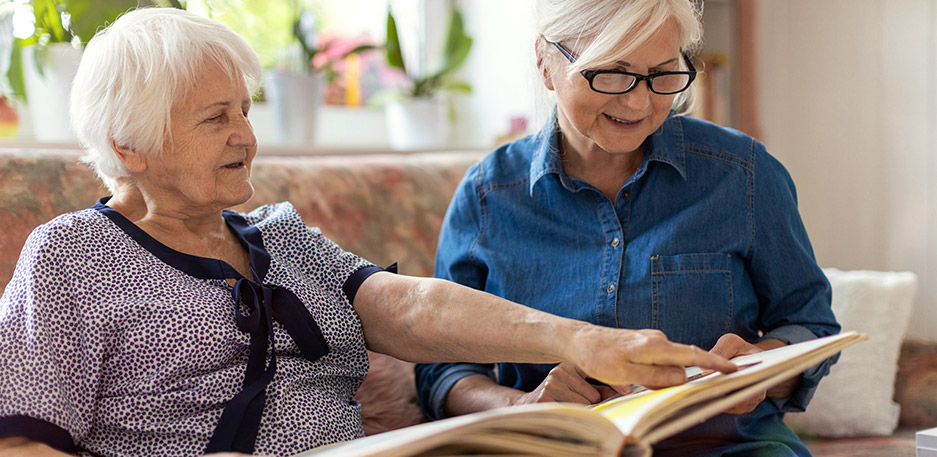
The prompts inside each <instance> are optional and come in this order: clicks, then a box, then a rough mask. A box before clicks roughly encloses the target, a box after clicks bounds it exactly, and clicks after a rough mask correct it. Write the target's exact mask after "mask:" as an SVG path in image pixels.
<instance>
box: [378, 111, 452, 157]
mask: <svg viewBox="0 0 937 457" xmlns="http://www.w3.org/2000/svg"><path fill="white" fill-rule="evenodd" d="M446 108H447V106H446V103H444V101H443V100H440V99H436V98H408V99H404V100H400V101H393V102H390V103H388V104H387V106H386V108H385V109H386V111H387V113H386V114H387V140H388V142H389V143H390V147H391V148H392V149H394V150H398V151H411V150H430V149H437V150H438V149H444V148H446V147H447V146H448V145H449V130H450V123H449V116H448V113H447V112H446Z"/></svg>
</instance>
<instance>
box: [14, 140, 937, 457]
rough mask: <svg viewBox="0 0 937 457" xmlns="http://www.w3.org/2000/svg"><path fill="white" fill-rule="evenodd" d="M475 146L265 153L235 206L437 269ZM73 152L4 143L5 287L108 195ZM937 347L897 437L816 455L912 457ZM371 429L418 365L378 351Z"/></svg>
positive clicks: (927, 406)
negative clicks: (279, 211) (445, 223)
mask: <svg viewBox="0 0 937 457" xmlns="http://www.w3.org/2000/svg"><path fill="white" fill-rule="evenodd" d="M481 156H482V154H481V153H478V152H445V153H422V154H410V155H380V154H373V155H334V156H309V157H267V156H265V155H264V154H263V153H261V154H260V155H258V158H257V159H256V160H255V162H254V167H253V183H254V186H255V189H256V193H255V195H254V197H253V198H252V199H251V200H250V201H249V202H247V203H246V204H244V205H242V207H240V208H237V209H239V210H249V209H251V208H253V207H256V206H258V205H262V204H266V203H272V202H278V201H284V200H288V201H290V202H292V203H293V205H294V206H295V207H296V208H297V209H298V210H299V212H300V213H301V214H302V216H303V218H304V219H305V221H306V223H307V224H309V225H314V226H318V227H320V228H321V229H322V231H323V232H324V233H325V234H326V236H328V237H329V238H331V239H332V240H334V241H335V242H337V243H338V244H339V245H341V246H342V247H343V248H345V249H346V250H349V251H352V252H355V253H357V254H359V255H361V256H363V257H365V258H367V259H369V260H371V261H373V262H375V263H377V264H390V263H392V262H399V265H400V273H402V274H409V275H430V274H432V271H433V259H434V253H435V249H436V240H437V234H438V231H439V227H440V225H441V223H442V218H443V215H444V213H445V210H446V208H447V206H448V203H449V199H450V197H451V195H452V193H453V191H454V189H455V187H456V185H457V184H458V182H459V180H460V179H461V177H462V175H463V173H464V172H465V169H466V168H468V167H469V166H470V165H471V164H473V163H474V162H476V161H477V160H478V159H479V158H481ZM77 158H78V151H75V150H35V149H3V148H0V291H2V290H3V288H4V287H5V286H6V284H7V283H8V282H9V280H10V277H11V276H12V274H13V269H14V266H15V264H16V261H17V258H18V256H19V252H20V249H21V248H22V246H23V244H24V242H25V240H26V237H27V236H28V235H29V233H30V232H31V230H32V229H33V228H34V227H35V226H37V225H39V224H41V223H43V222H45V221H48V220H49V219H51V218H53V217H55V216H56V215H58V214H61V213H64V212H68V211H74V210H78V209H82V208H86V207H88V206H91V205H92V204H93V203H94V201H95V200H96V199H97V198H99V197H101V196H103V195H106V191H105V190H104V189H103V188H102V187H101V186H100V184H99V183H98V181H97V180H96V179H95V178H94V176H93V173H92V172H91V171H90V170H89V169H88V168H87V167H85V166H84V165H81V164H79V163H78V160H77ZM934 367H937V349H935V348H934V345H926V344H924V345H922V344H905V346H904V349H903V351H902V355H901V360H900V362H899V367H898V380H897V384H896V390H895V391H896V395H897V397H896V400H897V401H898V402H899V403H902V404H903V405H904V406H905V408H904V410H906V411H909V412H911V414H909V415H908V417H907V418H905V417H902V420H903V423H902V427H904V428H903V429H900V431H899V432H898V433H896V434H895V435H893V436H887V437H871V438H859V439H856V438H850V439H840V440H828V439H827V440H811V441H809V446H810V447H811V449H813V450H814V453H815V455H819V456H841V455H896V456H900V455H908V456H911V455H914V441H913V434H911V433H909V432H908V430H914V429H923V428H927V427H933V426H937V369H935V368H934ZM357 398H358V399H359V400H360V401H361V403H362V405H363V408H362V414H363V420H364V424H365V430H366V432H367V433H369V434H373V433H379V432H381V431H386V430H389V429H394V428H399V427H402V426H406V425H410V424H414V423H417V422H421V421H423V420H424V419H423V417H422V415H421V414H420V412H419V408H418V407H417V404H416V396H415V391H414V387H413V373H412V366H411V364H408V363H405V362H402V361H399V360H396V359H393V358H390V357H386V356H380V355H377V354H371V372H370V374H369V375H368V377H367V379H366V380H365V383H364V385H363V386H362V388H361V389H360V391H359V393H358V397H357Z"/></svg>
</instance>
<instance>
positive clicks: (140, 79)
mask: <svg viewBox="0 0 937 457" xmlns="http://www.w3.org/2000/svg"><path fill="white" fill-rule="evenodd" d="M208 65H218V66H219V67H220V68H221V69H222V70H223V71H225V72H226V73H227V74H229V75H231V77H232V78H240V79H243V81H244V82H245V84H246V85H247V87H248V90H250V91H251V93H254V92H256V91H257V89H258V88H259V87H260V82H261V79H262V74H263V68H262V67H261V65H260V60H259V59H258V57H257V53H256V52H254V50H253V48H251V46H250V44H248V43H247V41H246V40H244V38H242V37H241V36H240V35H238V34H237V33H235V32H234V31H232V30H231V29H230V28H228V27H227V26H225V25H224V24H222V23H220V22H217V21H214V20H212V19H208V18H205V17H202V16H199V15H197V14H193V13H190V12H187V11H183V10H179V9H175V8H141V9H137V10H133V11H130V12H128V13H126V14H124V15H122V16H121V17H120V18H118V19H117V20H116V21H114V23H113V24H111V25H110V26H108V27H107V28H106V29H104V30H102V31H101V32H99V33H98V34H96V35H95V36H94V38H92V39H91V41H90V42H89V43H88V45H87V47H86V48H85V51H84V54H83V55H82V58H81V63H80V65H79V67H78V73H77V75H76V76H75V79H74V81H73V83H72V90H71V101H70V115H71V124H72V128H73V129H74V131H75V134H76V136H77V137H78V142H79V143H80V144H81V146H82V147H83V148H84V149H85V153H84V155H83V156H82V158H81V160H82V162H84V163H86V164H87V165H88V166H90V167H91V168H92V169H93V170H94V171H95V173H97V175H98V176H99V177H100V178H101V180H102V181H104V184H105V185H106V186H107V187H108V189H110V190H111V192H113V191H114V190H115V186H116V183H117V178H120V177H122V176H128V175H129V172H128V171H127V169H126V168H125V167H124V165H123V164H122V163H121V161H120V159H119V158H118V157H117V154H116V153H115V151H114V150H113V148H112V147H111V140H113V141H114V143H116V144H117V145H119V146H121V147H126V148H129V149H131V150H134V151H137V152H140V153H141V154H159V153H160V152H161V151H162V149H163V146H164V145H165V144H166V141H167V140H171V138H172V132H171V129H170V125H171V124H170V121H171V114H172V109H173V107H174V106H175V104H176V103H178V102H179V101H181V100H182V99H183V98H184V97H185V96H186V91H187V90H188V89H189V88H191V87H193V86H194V85H195V83H196V81H198V79H199V78H200V77H201V76H202V73H203V72H204V71H205V68H206V66H208Z"/></svg>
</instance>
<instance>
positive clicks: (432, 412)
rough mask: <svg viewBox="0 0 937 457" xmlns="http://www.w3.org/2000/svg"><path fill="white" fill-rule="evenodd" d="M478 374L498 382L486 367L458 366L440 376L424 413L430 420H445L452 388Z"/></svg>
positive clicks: (430, 393) (430, 394) (431, 390)
mask: <svg viewBox="0 0 937 457" xmlns="http://www.w3.org/2000/svg"><path fill="white" fill-rule="evenodd" d="M476 374H483V375H485V376H488V377H489V378H491V380H492V381H497V380H496V379H495V374H494V371H493V370H492V369H491V368H489V367H488V366H485V365H475V364H468V363H467V364H457V365H453V366H452V367H450V368H449V369H448V370H446V371H444V372H443V373H442V375H440V376H439V379H438V380H437V381H436V383H435V384H434V385H433V387H432V389H430V392H429V399H428V400H429V404H428V405H425V406H426V407H425V408H423V411H424V413H425V414H426V415H428V416H429V419H431V420H439V419H445V418H446V417H447V415H446V408H445V406H446V397H448V396H449V391H450V390H452V386H454V385H455V383H457V382H459V380H460V379H462V378H465V377H468V376H472V375H476Z"/></svg>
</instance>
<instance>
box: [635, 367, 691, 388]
mask: <svg viewBox="0 0 937 457" xmlns="http://www.w3.org/2000/svg"><path fill="white" fill-rule="evenodd" d="M622 368H623V370H624V372H625V373H627V375H628V376H627V377H628V379H630V380H631V381H630V382H631V383H632V384H638V385H642V386H646V387H649V388H652V389H659V388H661V387H669V386H675V385H678V384H683V383H684V382H686V371H684V369H683V368H682V367H672V366H660V365H643V364H626V365H625V366H623V367H622Z"/></svg>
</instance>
